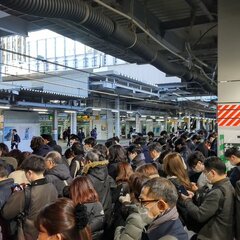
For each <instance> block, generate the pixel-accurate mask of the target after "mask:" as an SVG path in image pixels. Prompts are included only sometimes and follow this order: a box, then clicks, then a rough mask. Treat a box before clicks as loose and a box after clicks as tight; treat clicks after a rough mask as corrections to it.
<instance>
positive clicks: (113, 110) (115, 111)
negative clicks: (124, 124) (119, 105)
mask: <svg viewBox="0 0 240 240" xmlns="http://www.w3.org/2000/svg"><path fill="white" fill-rule="evenodd" d="M111 111H112V112H114V113H117V112H119V111H118V110H115V109H112V110H111Z"/></svg>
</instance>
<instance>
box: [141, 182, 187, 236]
mask: <svg viewBox="0 0 240 240" xmlns="http://www.w3.org/2000/svg"><path fill="white" fill-rule="evenodd" d="M177 199H178V193H177V190H176V188H175V186H174V185H173V183H172V182H171V181H169V180H168V179H165V178H153V179H151V180H148V181H147V182H146V183H145V184H144V185H143V188H142V191H141V194H140V196H139V201H140V203H141V205H142V206H143V207H144V208H145V209H146V210H147V214H148V216H149V218H151V219H152V220H153V221H152V222H151V223H150V224H149V225H148V227H147V230H146V232H144V233H143V236H142V240H145V239H148V240H158V239H161V238H162V237H164V236H166V235H167V236H169V237H171V238H176V239H178V240H188V235H187V233H186V231H185V230H184V228H183V225H182V223H181V221H180V219H179V215H178V211H177V208H176V203H177Z"/></svg>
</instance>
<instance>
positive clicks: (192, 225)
mask: <svg viewBox="0 0 240 240" xmlns="http://www.w3.org/2000/svg"><path fill="white" fill-rule="evenodd" d="M217 188H218V189H220V190H221V192H222V197H221V199H220V202H219V208H218V210H217V212H216V213H215V215H214V216H212V217H211V218H210V219H208V220H207V221H205V222H198V221H197V220H195V219H194V218H193V217H192V216H191V215H190V214H189V213H188V211H187V209H186V206H185V204H184V203H183V202H182V201H179V200H178V202H177V209H178V212H179V216H180V219H181V221H182V223H183V225H185V226H186V227H187V229H188V230H191V231H193V232H195V233H198V232H199V231H200V230H201V229H202V228H203V227H204V225H206V223H207V222H209V221H211V220H212V219H214V217H215V216H217V215H218V214H219V213H220V212H221V211H222V209H223V205H224V200H225V192H224V188H223V187H222V186H218V187H216V188H214V190H215V189H217ZM212 190H213V189H209V188H208V187H206V186H205V187H203V189H201V190H200V191H199V193H198V194H199V195H198V194H196V196H197V195H198V196H197V198H195V199H193V203H194V204H195V205H197V206H200V205H201V204H202V203H203V201H204V199H205V197H206V195H207V194H208V193H209V192H211V191H212Z"/></svg>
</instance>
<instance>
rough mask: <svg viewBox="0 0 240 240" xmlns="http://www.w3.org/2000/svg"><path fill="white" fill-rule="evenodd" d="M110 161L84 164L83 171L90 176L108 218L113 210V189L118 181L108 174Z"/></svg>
mask: <svg viewBox="0 0 240 240" xmlns="http://www.w3.org/2000/svg"><path fill="white" fill-rule="evenodd" d="M107 164H108V161H99V162H92V163H89V164H87V165H85V166H84V169H83V173H84V174H87V176H88V177H89V178H90V180H91V182H92V184H93V186H94V188H95V190H96V191H97V193H98V196H99V200H100V202H101V203H102V205H103V209H104V213H105V217H106V219H109V217H110V216H111V212H112V191H113V189H116V183H115V181H114V180H113V179H112V177H110V176H109V175H108V169H107Z"/></svg>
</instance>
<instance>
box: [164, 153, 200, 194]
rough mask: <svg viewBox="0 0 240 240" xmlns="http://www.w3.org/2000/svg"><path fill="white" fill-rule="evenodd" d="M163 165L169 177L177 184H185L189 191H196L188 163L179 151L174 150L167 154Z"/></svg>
mask: <svg viewBox="0 0 240 240" xmlns="http://www.w3.org/2000/svg"><path fill="white" fill-rule="evenodd" d="M163 167H164V171H165V172H166V174H167V176H168V177H167V178H169V180H171V181H172V182H173V183H174V184H175V186H176V185H183V186H184V187H185V188H186V189H187V190H189V191H196V190H195V189H194V187H193V185H192V184H191V182H190V180H189V177H188V173H187V169H186V165H185V163H184V160H183V159H182V156H181V155H180V154H179V153H177V152H173V153H169V154H167V155H166V157H165V158H164V159H163Z"/></svg>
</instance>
